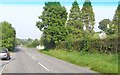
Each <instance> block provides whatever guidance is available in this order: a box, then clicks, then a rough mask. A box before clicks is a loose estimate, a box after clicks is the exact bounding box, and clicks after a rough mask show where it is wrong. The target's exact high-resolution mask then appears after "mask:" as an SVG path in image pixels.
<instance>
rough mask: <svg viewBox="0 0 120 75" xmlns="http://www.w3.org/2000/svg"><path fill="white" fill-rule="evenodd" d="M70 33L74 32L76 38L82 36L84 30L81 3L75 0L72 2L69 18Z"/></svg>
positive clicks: (68, 27)
mask: <svg viewBox="0 0 120 75" xmlns="http://www.w3.org/2000/svg"><path fill="white" fill-rule="evenodd" d="M67 29H68V33H69V34H70V35H71V34H73V37H74V38H81V34H82V31H83V25H82V20H81V12H80V8H79V4H78V3H77V1H76V0H75V1H74V2H73V4H72V7H71V9H70V14H69V20H68V22H67Z"/></svg>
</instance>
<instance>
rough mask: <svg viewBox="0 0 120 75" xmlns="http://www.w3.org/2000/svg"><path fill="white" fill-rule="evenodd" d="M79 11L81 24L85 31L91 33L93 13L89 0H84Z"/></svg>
mask: <svg viewBox="0 0 120 75" xmlns="http://www.w3.org/2000/svg"><path fill="white" fill-rule="evenodd" d="M81 13H82V21H83V25H84V26H85V28H86V31H87V32H90V33H92V32H93V29H94V24H95V14H94V12H93V8H92V4H91V2H90V0H85V2H84V4H83V7H82V10H81Z"/></svg>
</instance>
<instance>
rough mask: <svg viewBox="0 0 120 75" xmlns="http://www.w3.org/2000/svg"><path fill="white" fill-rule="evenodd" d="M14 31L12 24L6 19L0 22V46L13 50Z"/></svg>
mask: <svg viewBox="0 0 120 75" xmlns="http://www.w3.org/2000/svg"><path fill="white" fill-rule="evenodd" d="M15 38H16V31H15V29H14V28H13V27H12V25H11V24H10V23H8V22H6V21H4V22H1V23H0V40H1V41H0V42H1V44H0V48H7V49H8V50H10V51H13V50H14V48H15Z"/></svg>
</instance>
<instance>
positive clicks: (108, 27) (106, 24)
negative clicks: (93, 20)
mask: <svg viewBox="0 0 120 75" xmlns="http://www.w3.org/2000/svg"><path fill="white" fill-rule="evenodd" d="M98 28H99V29H101V30H102V31H104V32H105V33H106V34H108V35H111V34H114V28H113V24H112V22H111V21H110V20H109V19H103V20H102V21H100V22H99V26H98Z"/></svg>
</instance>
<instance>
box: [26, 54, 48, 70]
mask: <svg viewBox="0 0 120 75" xmlns="http://www.w3.org/2000/svg"><path fill="white" fill-rule="evenodd" d="M26 54H28V55H29V56H31V54H30V53H28V52H26ZM31 57H32V59H33V60H35V61H36V59H35V58H34V57H33V56H31ZM37 63H38V64H39V65H40V66H42V67H43V68H44V69H45V70H47V71H50V70H49V69H48V68H47V67H45V66H44V65H43V64H41V63H40V62H37Z"/></svg>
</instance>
